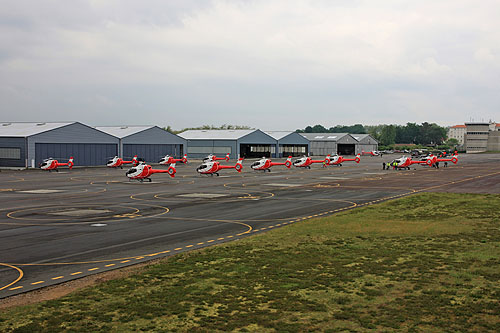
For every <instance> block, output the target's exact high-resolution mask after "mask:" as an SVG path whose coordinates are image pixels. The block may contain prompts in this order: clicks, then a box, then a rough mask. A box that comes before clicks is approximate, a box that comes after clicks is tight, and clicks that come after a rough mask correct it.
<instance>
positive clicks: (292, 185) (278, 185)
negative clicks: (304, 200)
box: [262, 183, 303, 187]
mask: <svg viewBox="0 0 500 333" xmlns="http://www.w3.org/2000/svg"><path fill="white" fill-rule="evenodd" d="M262 185H264V186H277V187H297V186H303V185H302V184H286V183H284V184H279V183H271V184H262Z"/></svg>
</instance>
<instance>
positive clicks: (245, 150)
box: [179, 129, 276, 159]
mask: <svg viewBox="0 0 500 333" xmlns="http://www.w3.org/2000/svg"><path fill="white" fill-rule="evenodd" d="M179 136H180V137H181V138H183V139H185V140H186V141H187V153H188V156H189V157H193V158H203V157H205V156H207V155H209V154H215V155H218V156H224V155H226V154H229V156H230V157H231V158H233V159H234V158H237V157H238V156H241V157H246V158H252V157H254V158H255V157H263V156H265V157H271V156H274V155H275V154H276V140H275V139H274V138H273V137H271V136H269V135H267V134H266V133H264V132H262V131H261V130H254V129H253V130H188V131H184V132H182V133H179Z"/></svg>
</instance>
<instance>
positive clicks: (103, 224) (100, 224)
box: [90, 223, 107, 227]
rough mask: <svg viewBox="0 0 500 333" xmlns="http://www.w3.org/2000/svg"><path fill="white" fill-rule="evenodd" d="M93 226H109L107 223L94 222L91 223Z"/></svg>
mask: <svg viewBox="0 0 500 333" xmlns="http://www.w3.org/2000/svg"><path fill="white" fill-rule="evenodd" d="M90 226H91V227H105V226H107V224H106V223H94V224H91V225H90Z"/></svg>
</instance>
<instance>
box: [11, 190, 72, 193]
mask: <svg viewBox="0 0 500 333" xmlns="http://www.w3.org/2000/svg"><path fill="white" fill-rule="evenodd" d="M17 192H18V193H32V194H50V193H58V192H66V191H65V190H26V191H17Z"/></svg>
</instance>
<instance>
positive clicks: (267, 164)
mask: <svg viewBox="0 0 500 333" xmlns="http://www.w3.org/2000/svg"><path fill="white" fill-rule="evenodd" d="M275 165H284V166H286V167H287V168H288V169H290V167H291V166H292V156H288V159H287V160H286V161H285V162H284V163H278V162H272V161H271V160H270V159H269V158H265V157H263V158H262V159H260V160H258V161H256V162H254V163H253V164H252V165H251V166H250V167H251V168H252V169H254V170H263V171H264V172H265V171H269V172H271V167H273V166H275Z"/></svg>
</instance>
